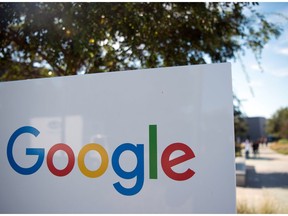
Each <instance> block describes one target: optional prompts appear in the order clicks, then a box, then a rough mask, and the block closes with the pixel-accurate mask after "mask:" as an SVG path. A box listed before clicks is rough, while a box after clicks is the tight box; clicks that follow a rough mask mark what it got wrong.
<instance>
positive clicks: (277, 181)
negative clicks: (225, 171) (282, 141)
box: [236, 146, 288, 214]
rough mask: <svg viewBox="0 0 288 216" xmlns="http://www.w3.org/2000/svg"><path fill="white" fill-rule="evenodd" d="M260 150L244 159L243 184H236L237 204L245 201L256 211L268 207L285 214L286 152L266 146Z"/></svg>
mask: <svg viewBox="0 0 288 216" xmlns="http://www.w3.org/2000/svg"><path fill="white" fill-rule="evenodd" d="M259 152H260V154H259V156H258V157H253V156H252V157H251V158H250V159H246V187H237V189H236V194H237V195H236V196H237V205H238V204H239V203H241V204H243V203H244V204H247V205H248V206H249V208H252V209H254V212H255V213H263V211H265V208H266V209H267V208H269V209H271V211H272V212H270V213H283V214H284V213H286V214H287V213H288V156H287V155H281V154H278V153H276V152H275V151H273V150H271V149H270V148H269V147H266V146H261V147H260V149H259ZM250 156H251V154H250ZM263 209H264V210H263ZM264 213H265V212H264Z"/></svg>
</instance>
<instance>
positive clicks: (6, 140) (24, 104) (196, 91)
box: [0, 63, 236, 214]
mask: <svg viewBox="0 0 288 216" xmlns="http://www.w3.org/2000/svg"><path fill="white" fill-rule="evenodd" d="M0 98H1V100H0V200H1V202H0V213H26V214H31V213H38V214H41V213H51V214H54V213H71V214H72V213H80V214H83V213H90V214H95V213H104V214H106V213H111V214H115V213H116V214H117V213H118V214H119V213H122V214H127V213H134V214H135V213H141V214H142V213H146V214H147V213H154V214H155V213H166V214H167V213H169V214H170V213H176V214H178V213H187V214H188V213H189V214H190V213H199V214H200V213H206V214H209V213H219V214H222V213H235V211H236V199H235V195H236V191H235V190H236V181H235V177H236V176H235V161H234V160H235V156H234V129H233V94H232V81H231V65H230V64H229V63H222V64H211V65H193V66H182V67H168V68H157V69H145V70H134V71H122V72H115V73H99V74H89V75H88V74H87V75H79V76H67V77H58V78H45V79H32V80H23V81H13V82H0Z"/></svg>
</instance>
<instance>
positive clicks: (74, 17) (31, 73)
mask: <svg viewBox="0 0 288 216" xmlns="http://www.w3.org/2000/svg"><path fill="white" fill-rule="evenodd" d="M256 6H257V4H254V3H236V2H233V3H225V2H222V3H205V2H203V3H176V2H173V3H131V2H129V3H0V41H1V47H0V61H1V64H0V77H1V79H0V80H2V81H5V80H17V79H25V78H35V77H47V76H63V75H74V74H79V73H94V72H106V71H119V70H129V69H135V68H151V67H160V66H177V65H187V64H196V63H205V62H206V61H207V59H211V61H212V62H224V61H227V60H229V59H233V58H234V59H235V56H236V54H237V53H239V52H243V51H244V50H245V49H246V48H248V49H251V50H252V51H253V52H254V53H255V55H256V56H258V57H259V55H260V53H261V50H262V48H263V46H264V45H265V44H266V43H267V42H268V41H269V40H270V39H271V38H272V37H277V36H279V34H280V32H281V29H280V27H279V26H276V25H275V24H273V23H270V22H268V21H267V20H266V19H265V16H264V15H262V14H259V13H258V12H257V11H256V10H255V7H256Z"/></svg>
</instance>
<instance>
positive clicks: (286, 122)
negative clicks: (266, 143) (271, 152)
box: [267, 107, 288, 139]
mask: <svg viewBox="0 0 288 216" xmlns="http://www.w3.org/2000/svg"><path fill="white" fill-rule="evenodd" d="M267 132H268V133H270V134H271V135H274V136H276V137H279V138H285V139H288V107H286V108H280V109H279V110H277V111H276V112H275V113H274V114H273V116H272V118H271V119H269V120H268V122H267Z"/></svg>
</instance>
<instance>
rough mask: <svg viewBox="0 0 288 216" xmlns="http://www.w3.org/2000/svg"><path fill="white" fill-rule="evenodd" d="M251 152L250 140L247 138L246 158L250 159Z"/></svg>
mask: <svg viewBox="0 0 288 216" xmlns="http://www.w3.org/2000/svg"><path fill="white" fill-rule="evenodd" d="M249 152H250V142H249V140H248V139H246V140H245V158H246V159H249Z"/></svg>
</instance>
